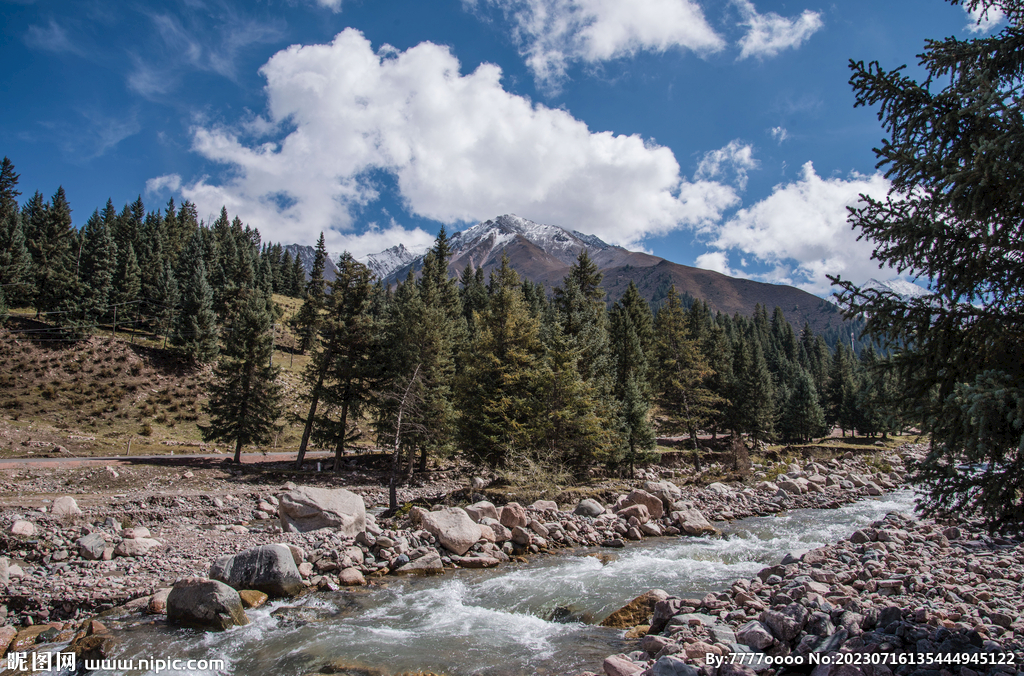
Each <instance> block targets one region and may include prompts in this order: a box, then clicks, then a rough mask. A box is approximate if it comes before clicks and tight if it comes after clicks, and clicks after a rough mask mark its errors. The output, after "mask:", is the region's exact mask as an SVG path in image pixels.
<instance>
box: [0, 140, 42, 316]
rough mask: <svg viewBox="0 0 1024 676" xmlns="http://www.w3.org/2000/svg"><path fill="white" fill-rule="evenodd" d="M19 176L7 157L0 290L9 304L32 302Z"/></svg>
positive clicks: (1, 184) (1, 200) (2, 170)
mask: <svg viewBox="0 0 1024 676" xmlns="http://www.w3.org/2000/svg"><path fill="white" fill-rule="evenodd" d="M18 179H19V176H18V174H17V173H16V172H15V171H14V165H13V164H12V163H11V161H10V160H9V159H7V158H6V157H5V158H4V159H3V162H2V164H0V289H2V290H3V293H4V298H5V301H6V303H7V304H8V305H22V304H25V303H28V302H30V301H31V298H32V295H33V293H34V290H35V288H34V284H33V283H32V258H31V257H30V255H29V251H28V249H27V248H26V247H25V232H24V230H23V228H22V223H21V211H20V210H19V209H18V201H17V198H18V195H20V194H21V192H19V191H18V189H17V186H18Z"/></svg>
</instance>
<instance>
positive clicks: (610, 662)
mask: <svg viewBox="0 0 1024 676" xmlns="http://www.w3.org/2000/svg"><path fill="white" fill-rule="evenodd" d="M601 666H602V668H603V669H604V673H605V674H606V676H633V674H639V673H640V672H641V671H643V670H644V668H643V667H642V666H640V665H639V664H637V663H635V662H633V661H632V660H629V659H626V658H625V657H623V656H621V655H612V656H611V657H606V658H605V660H604V664H602V665H601Z"/></svg>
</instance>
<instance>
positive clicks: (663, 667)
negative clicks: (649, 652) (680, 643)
mask: <svg viewBox="0 0 1024 676" xmlns="http://www.w3.org/2000/svg"><path fill="white" fill-rule="evenodd" d="M650 675H651V676H698V672H697V670H696V669H695V668H694V667H692V666H691V665H689V664H687V663H686V660H684V659H682V658H680V657H676V656H675V655H664V656H663V657H660V658H658V661H657V662H655V663H654V666H653V667H651V670H650Z"/></svg>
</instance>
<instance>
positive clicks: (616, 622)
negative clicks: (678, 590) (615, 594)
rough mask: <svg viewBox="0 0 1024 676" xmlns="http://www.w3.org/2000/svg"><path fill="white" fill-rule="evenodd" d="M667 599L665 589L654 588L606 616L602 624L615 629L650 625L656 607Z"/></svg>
mask: <svg viewBox="0 0 1024 676" xmlns="http://www.w3.org/2000/svg"><path fill="white" fill-rule="evenodd" d="M666 599H668V594H667V593H666V592H665V591H663V590H661V589H652V590H651V591H649V592H646V593H644V594H641V595H640V596H638V597H636V598H635V599H633V600H632V601H630V602H629V603H627V604H626V605H624V606H623V607H621V608H619V609H618V610H616V611H615V612H614V613H612V614H611V615H609V616H608V617H606V618H604V619H603V620H602V621H601V626H602V627H612V628H614V629H628V628H630V627H635V626H637V625H640V624H647V625H649V624H650V623H651V618H652V616H653V615H654V607H655V606H656V605H657V604H658V602H659V601H664V600H666Z"/></svg>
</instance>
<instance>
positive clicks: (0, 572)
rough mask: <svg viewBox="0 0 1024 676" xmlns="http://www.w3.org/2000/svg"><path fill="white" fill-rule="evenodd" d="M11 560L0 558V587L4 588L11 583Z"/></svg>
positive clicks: (4, 557)
mask: <svg viewBox="0 0 1024 676" xmlns="http://www.w3.org/2000/svg"><path fill="white" fill-rule="evenodd" d="M10 568H11V560H10V559H9V558H7V557H6V556H0V587H6V586H7V585H8V584H10V582H11V570H10Z"/></svg>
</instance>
